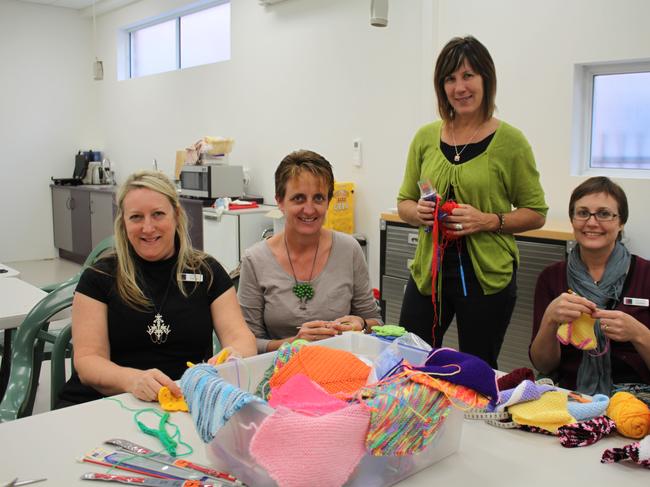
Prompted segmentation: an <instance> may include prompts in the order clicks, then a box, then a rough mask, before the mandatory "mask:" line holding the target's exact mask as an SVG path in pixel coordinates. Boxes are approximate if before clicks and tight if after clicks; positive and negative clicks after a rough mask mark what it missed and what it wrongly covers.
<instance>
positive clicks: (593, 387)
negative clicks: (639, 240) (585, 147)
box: [530, 177, 650, 395]
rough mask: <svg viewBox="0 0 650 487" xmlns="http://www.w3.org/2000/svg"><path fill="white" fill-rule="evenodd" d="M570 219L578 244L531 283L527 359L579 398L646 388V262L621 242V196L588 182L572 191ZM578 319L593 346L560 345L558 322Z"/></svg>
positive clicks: (598, 181)
mask: <svg viewBox="0 0 650 487" xmlns="http://www.w3.org/2000/svg"><path fill="white" fill-rule="evenodd" d="M569 217H570V218H571V225H572V226H573V233H574V235H575V240H576V243H577V245H576V246H575V248H574V249H573V251H572V252H571V253H570V254H569V256H568V258H567V260H566V261H563V262H558V263H556V264H552V265H551V266H549V267H547V268H546V269H545V270H544V271H543V272H542V273H541V274H540V276H539V278H538V280H537V287H536V289H535V310H534V322H533V339H532V343H531V346H530V358H531V360H532V362H533V364H534V365H535V367H536V368H537V369H538V370H539V371H540V372H542V373H544V374H549V375H551V376H554V378H556V379H557V381H558V382H559V385H560V386H562V387H565V388H567V389H572V390H577V391H579V392H582V393H585V394H595V393H601V394H607V395H609V394H610V393H611V391H612V389H613V388H614V387H615V386H617V385H619V384H622V383H637V384H638V383H645V384H650V370H649V368H650V307H649V302H648V299H649V298H650V263H649V262H648V261H647V260H645V259H643V258H641V257H639V256H636V255H632V254H630V252H629V251H628V250H627V249H626V248H625V246H624V245H623V244H622V243H621V235H622V233H623V227H624V226H625V223H626V222H627V218H628V204H627V197H626V196H625V192H624V191H623V189H622V188H621V187H620V186H619V185H618V184H616V183H614V182H613V181H611V180H610V179H608V178H606V177H594V178H590V179H587V180H586V181H585V182H583V183H582V184H581V185H579V186H578V187H577V188H575V189H574V190H573V193H572V194H571V199H570V200H569ZM584 315H586V316H584ZM581 316H582V318H583V322H584V321H586V323H587V324H590V321H589V320H588V318H587V317H590V318H592V319H594V320H595V322H594V324H593V331H594V335H595V337H594V340H593V341H594V342H595V343H592V344H591V345H589V343H588V341H583V342H582V343H577V342H576V341H574V344H568V345H563V344H561V343H560V341H558V338H557V334H558V328H559V327H560V325H562V324H563V323H572V322H574V321H575V320H577V318H579V317H581ZM587 329H588V331H589V332H591V329H590V326H587ZM563 341H565V340H563ZM594 345H595V348H594Z"/></svg>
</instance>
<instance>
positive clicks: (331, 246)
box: [238, 150, 382, 353]
mask: <svg viewBox="0 0 650 487" xmlns="http://www.w3.org/2000/svg"><path fill="white" fill-rule="evenodd" d="M333 192H334V175H333V174H332V167H331V165H330V163H329V162H328V161H327V160H326V159H325V158H324V157H322V156H321V155H319V154H316V153H315V152H311V151H306V150H300V151H295V152H292V153H291V154H289V155H288V156H286V157H285V158H284V159H283V160H282V162H281V163H280V165H279V166H278V168H277V169H276V171H275V199H276V201H277V203H278V206H279V208H280V210H282V212H283V213H284V216H285V226H284V231H283V232H282V233H279V234H277V235H274V236H273V237H271V238H270V239H268V240H265V241H262V242H258V243H257V244H255V245H254V246H253V247H251V248H250V249H248V250H247V251H246V253H245V255H244V258H243V259H242V266H241V274H240V280H239V291H238V297H239V302H240V304H241V307H242V311H243V312H244V318H245V319H246V322H247V323H248V326H249V327H250V328H251V330H252V331H253V333H254V334H255V336H256V337H257V348H258V352H261V353H263V352H271V351H273V350H277V349H278V348H279V347H280V345H282V344H283V343H285V342H291V341H293V340H296V339H298V338H302V339H305V340H309V341H314V340H322V339H323V338H329V337H331V336H334V335H337V334H338V333H340V332H343V331H350V330H356V331H364V330H365V331H369V330H370V328H371V327H372V326H375V325H379V324H381V323H382V322H381V318H380V312H379V308H378V307H377V304H376V302H375V300H374V299H373V296H372V290H371V289H370V279H369V276H368V267H367V266H366V262H365V259H364V256H363V252H362V251H361V247H360V246H359V244H358V243H357V241H356V240H355V239H354V238H352V237H351V236H349V235H346V234H344V233H339V232H335V231H331V230H327V229H325V228H323V223H325V216H326V213H327V208H328V206H329V201H330V199H331V198H332V194H333Z"/></svg>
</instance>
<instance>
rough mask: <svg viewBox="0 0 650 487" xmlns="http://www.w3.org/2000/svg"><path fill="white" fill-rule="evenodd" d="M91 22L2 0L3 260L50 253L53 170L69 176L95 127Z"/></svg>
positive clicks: (0, 248)
mask: <svg viewBox="0 0 650 487" xmlns="http://www.w3.org/2000/svg"><path fill="white" fill-rule="evenodd" d="M90 26H91V24H90V22H89V20H88V19H87V18H86V19H84V18H81V17H80V15H79V13H78V12H76V11H74V10H69V9H62V8H52V7H45V6H42V5H36V4H30V3H20V2H14V1H10V0H2V1H0V261H4V262H10V261H15V260H29V259H39V258H46V257H53V256H54V252H55V249H54V247H53V239H52V202H51V197H50V190H49V188H48V184H49V182H50V176H54V177H72V171H73V168H74V154H75V150H77V149H81V148H84V147H86V148H89V145H90V144H92V143H97V142H96V141H95V140H94V136H93V134H94V133H95V130H94V128H93V125H94V117H93V116H92V113H93V105H94V100H95V98H94V96H93V91H92V89H93V85H92V83H93V81H92V70H91V68H92V63H91V59H92V57H91V52H90V51H91V47H90V41H91V38H92V36H91V30H90Z"/></svg>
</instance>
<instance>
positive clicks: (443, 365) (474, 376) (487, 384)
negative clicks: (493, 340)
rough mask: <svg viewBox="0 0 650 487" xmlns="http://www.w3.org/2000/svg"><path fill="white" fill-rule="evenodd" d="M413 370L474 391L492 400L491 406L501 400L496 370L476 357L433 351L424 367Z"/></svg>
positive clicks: (454, 352) (452, 351)
mask: <svg viewBox="0 0 650 487" xmlns="http://www.w3.org/2000/svg"><path fill="white" fill-rule="evenodd" d="M412 369H413V370H418V371H420V372H424V373H426V374H428V375H430V376H432V377H437V378H439V379H443V380H446V381H448V382H451V383H453V384H458V385H461V386H465V387H469V388H470V389H474V390H475V391H476V392H479V393H481V394H483V395H484V396H486V397H487V398H488V399H490V404H491V405H496V402H497V400H498V399H499V392H498V390H497V379H496V374H495V373H494V370H492V367H490V366H489V365H488V364H487V362H485V361H484V360H481V359H480V358H478V357H475V356H474V355H470V354H468V353H463V352H457V351H456V350H453V349H451V348H436V349H434V350H432V351H431V353H430V354H429V357H428V358H427V361H426V362H425V364H424V365H423V366H420V367H412Z"/></svg>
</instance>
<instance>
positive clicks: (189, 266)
mask: <svg viewBox="0 0 650 487" xmlns="http://www.w3.org/2000/svg"><path fill="white" fill-rule="evenodd" d="M142 188H145V189H150V190H152V191H155V192H156V193H160V194H161V195H163V196H165V197H166V198H167V199H168V200H169V203H170V204H171V206H172V208H173V209H174V213H175V215H176V236H175V242H177V245H178V258H177V265H176V284H177V286H178V289H179V290H180V291H181V293H182V294H183V296H186V297H187V295H188V292H187V290H186V289H185V285H184V284H183V280H182V274H183V273H184V272H191V273H199V272H200V271H201V270H203V271H205V272H206V273H207V274H208V276H209V281H208V286H210V285H212V278H213V276H212V269H210V266H209V265H208V264H207V262H206V261H205V258H206V257H207V254H205V253H204V252H201V251H199V250H196V249H194V248H193V247H192V244H191V242H190V236H189V233H188V224H187V215H186V214H185V210H184V209H183V207H182V206H181V204H180V199H179V197H178V193H177V191H176V187H175V186H174V184H173V183H172V182H171V181H170V180H169V178H168V177H167V176H166V175H165V174H164V173H162V172H159V171H139V172H136V173H133V174H131V176H129V177H128V179H127V180H126V181H125V182H124V184H123V185H122V187H121V188H120V191H119V192H118V197H117V215H116V216H115V226H114V229H115V253H116V254H117V273H116V276H115V279H116V287H117V293H118V295H119V296H120V298H122V300H123V301H124V302H125V303H127V304H128V305H130V306H131V307H133V308H135V309H151V308H152V307H153V304H152V302H151V300H150V299H149V298H148V297H147V296H146V295H145V294H144V292H143V291H142V289H141V288H140V286H139V285H138V282H137V279H136V264H135V261H134V259H133V256H134V254H135V250H134V249H133V246H132V245H131V242H129V238H128V236H127V234H126V226H125V224H124V198H125V197H126V195H127V194H129V192H131V191H132V190H134V189H142ZM197 285H198V284H197V283H196V282H195V283H194V288H196V286H197Z"/></svg>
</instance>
